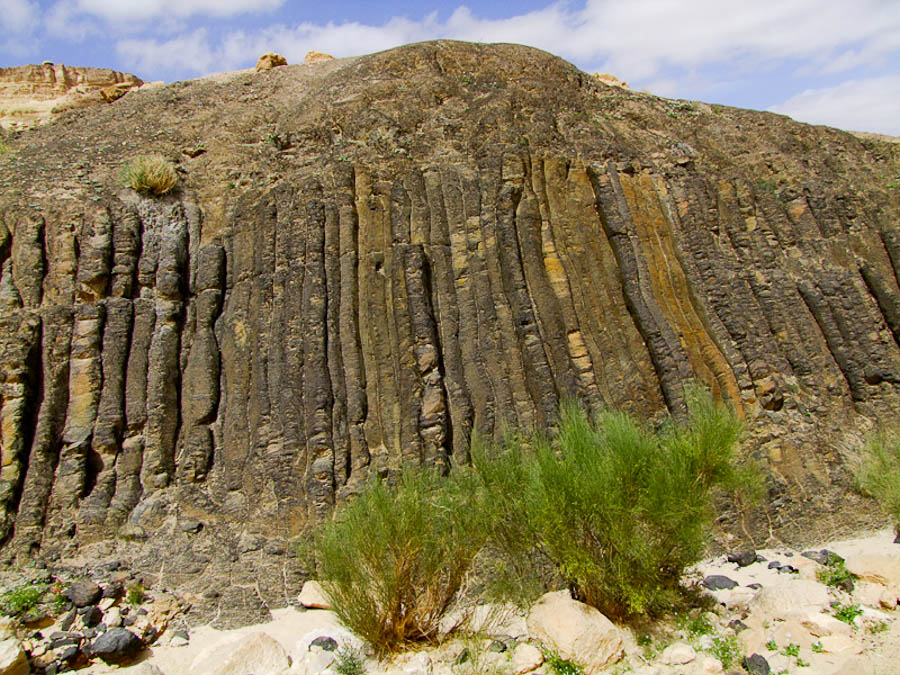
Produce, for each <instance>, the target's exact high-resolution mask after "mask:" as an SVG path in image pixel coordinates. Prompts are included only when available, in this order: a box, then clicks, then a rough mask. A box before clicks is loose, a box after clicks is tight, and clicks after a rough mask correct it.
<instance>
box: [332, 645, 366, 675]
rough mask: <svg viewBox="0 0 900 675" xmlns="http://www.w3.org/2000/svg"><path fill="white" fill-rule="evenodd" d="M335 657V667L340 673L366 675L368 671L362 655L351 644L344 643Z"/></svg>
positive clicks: (341, 674) (339, 674) (343, 674)
mask: <svg viewBox="0 0 900 675" xmlns="http://www.w3.org/2000/svg"><path fill="white" fill-rule="evenodd" d="M334 658H335V666H334V669H335V671H336V672H337V673H338V675H364V674H365V672H366V668H365V665H364V663H363V658H362V655H361V654H360V653H359V650H358V649H354V648H353V647H351V646H350V645H343V646H342V647H341V648H340V649H338V650H337V652H335V655H334Z"/></svg>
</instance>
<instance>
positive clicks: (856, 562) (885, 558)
mask: <svg viewBox="0 0 900 675" xmlns="http://www.w3.org/2000/svg"><path fill="white" fill-rule="evenodd" d="M845 565H846V567H847V570H848V571H849V572H850V573H851V574H855V575H856V576H858V577H859V578H860V579H862V580H863V581H871V582H873V583H876V584H881V585H882V586H887V587H889V588H900V557H898V556H893V555H884V554H879V553H858V554H855V555H849V556H847V559H846V561H845Z"/></svg>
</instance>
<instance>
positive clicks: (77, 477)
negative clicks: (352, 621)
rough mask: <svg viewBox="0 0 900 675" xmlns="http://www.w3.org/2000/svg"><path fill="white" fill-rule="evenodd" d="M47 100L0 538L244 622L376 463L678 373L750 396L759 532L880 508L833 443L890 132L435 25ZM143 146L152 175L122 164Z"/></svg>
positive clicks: (864, 290) (14, 311)
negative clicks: (685, 93)
mask: <svg viewBox="0 0 900 675" xmlns="http://www.w3.org/2000/svg"><path fill="white" fill-rule="evenodd" d="M47 72H48V73H49V72H55V71H53V70H52V68H51V69H50V70H49V71H47ZM48 77H49V75H48ZM48 86H49V85H48ZM64 124H65V127H64V128H62V125H58V124H53V125H47V126H44V127H40V128H37V129H34V130H32V131H30V132H28V133H27V134H23V135H19V136H18V137H16V138H14V139H11V140H10V141H9V142H8V147H9V152H7V153H5V154H4V155H2V156H0V355H2V356H0V428H2V435H0V458H2V469H0V536H2V538H3V541H4V542H5V546H4V552H5V554H6V555H8V556H16V557H17V558H18V559H20V560H24V559H27V558H28V557H30V556H33V555H48V556H55V555H66V554H69V553H72V552H73V550H74V549H75V548H76V547H81V546H84V545H86V544H94V543H98V542H103V543H104V545H105V546H106V547H107V548H106V549H103V550H106V551H109V555H116V556H118V558H119V559H121V560H123V561H124V562H126V563H128V564H131V565H135V566H137V567H139V568H141V569H144V570H146V571H147V579H146V583H147V584H152V583H153V582H154V577H153V574H155V573H156V572H158V570H159V569H161V568H162V567H164V568H165V570H166V575H167V576H166V579H165V583H166V585H167V586H168V587H170V588H180V589H182V590H189V591H191V592H192V593H195V594H196V597H198V598H202V601H198V602H197V605H196V607H197V608H198V609H197V611H201V612H202V611H207V612H208V614H207V616H212V615H215V616H218V617H219V618H218V620H219V622H220V625H229V624H232V623H237V622H243V621H248V620H260V619H263V618H265V617H266V615H267V613H268V610H267V609H266V603H271V604H273V605H277V604H279V603H284V602H285V601H286V598H290V597H294V596H295V595H296V593H297V592H298V591H299V590H300V587H301V585H302V581H303V573H302V572H303V571H302V570H301V569H300V568H299V564H298V563H297V559H296V558H295V557H294V546H293V543H292V542H293V538H294V537H296V536H297V535H298V533H300V532H301V530H302V529H303V528H304V527H305V526H306V525H307V524H308V523H309V522H310V520H311V519H316V518H319V517H322V516H323V515H324V514H325V513H327V512H328V511H329V509H330V508H331V507H332V505H333V504H334V503H335V501H336V500H339V499H341V498H342V497H343V496H344V495H346V494H348V493H351V492H352V491H353V490H354V489H356V488H357V486H359V485H360V484H361V483H362V482H363V481H364V480H365V479H366V476H367V475H369V474H370V473H371V472H372V471H377V472H385V471H391V470H395V469H396V468H398V467H399V466H401V465H403V464H413V465H418V464H430V465H439V466H447V465H449V464H453V463H459V462H465V461H467V448H468V437H469V434H470V432H471V431H472V430H475V429H477V430H478V431H479V432H481V433H482V434H483V435H484V436H486V437H495V436H497V435H499V434H500V433H501V430H502V429H503V428H505V427H506V428H508V427H510V426H512V427H526V428H528V427H534V426H538V425H545V424H547V423H548V422H550V421H551V420H552V419H553V416H554V411H555V409H556V406H557V403H558V402H559V400H560V398H561V397H562V396H564V395H567V394H574V395H576V396H579V397H580V398H581V399H582V400H584V401H585V402H586V403H587V404H588V405H590V406H600V405H614V406H624V407H626V408H628V409H630V410H632V411H634V412H637V413H639V414H641V415H646V416H653V415H661V414H663V413H665V412H666V411H671V412H672V413H673V414H675V415H680V414H683V412H684V397H683V387H684V385H685V384H686V383H688V382H689V381H691V380H694V379H696V380H699V381H700V382H702V383H704V384H706V385H707V386H709V387H710V388H711V389H712V390H713V391H714V392H715V394H716V395H717V396H720V397H722V398H724V399H727V400H729V401H731V402H732V404H733V405H734V406H735V407H736V408H737V409H738V410H739V411H740V413H741V414H742V415H743V416H744V417H745V419H746V422H747V429H748V439H747V446H748V452H754V453H755V454H756V456H757V457H759V458H760V459H761V461H764V462H767V463H768V468H769V469H770V471H771V476H770V479H769V481H768V490H769V507H768V508H769V513H768V519H769V520H770V521H771V523H772V524H773V526H774V527H777V528H779V533H780V536H782V537H784V538H786V539H790V538H791V536H794V535H797V536H803V534H804V533H808V532H809V531H817V532H818V530H814V529H813V528H810V527H809V523H810V522H812V520H813V519H814V518H815V517H816V516H817V514H821V513H826V512H827V513H832V512H835V513H838V514H840V515H839V516H836V517H835V518H837V519H841V524H842V525H853V524H854V523H859V522H863V521H865V520H866V519H867V518H872V517H873V516H872V513H873V512H872V509H871V507H870V505H868V504H865V503H863V502H862V501H861V498H859V497H856V496H854V495H852V494H850V493H849V492H848V489H847V488H848V486H849V485H850V481H849V474H848V471H847V470H846V469H845V462H844V459H845V456H844V454H845V453H850V452H852V451H854V449H855V448H856V447H858V445H859V443H860V439H861V436H862V434H863V433H864V432H865V431H867V430H868V429H871V428H872V427H873V426H874V425H875V424H876V423H878V421H879V420H882V419H890V416H891V415H895V414H896V410H897V409H898V404H900V397H898V382H900V346H898V345H900V289H898V285H897V277H898V273H900V233H898V230H897V223H898V222H900V199H898V192H897V189H896V187H893V186H894V184H895V178H894V176H896V175H897V174H898V173H900V161H898V153H900V146H897V145H894V144H890V143H884V142H881V141H878V140H872V139H866V140H861V139H859V138H856V137H854V136H851V135H849V134H845V133H843V132H840V131H837V130H833V129H827V128H816V127H810V126H806V125H802V124H798V123H795V122H792V121H791V120H789V119H787V118H784V117H780V116H776V115H772V114H767V113H760V112H752V111H743V110H736V109H730V108H722V107H718V106H716V107H711V106H707V105H705V104H700V103H688V102H684V101H671V100H667V99H662V98H658V97H654V96H651V95H647V94H643V93H637V92H631V91H628V90H624V89H619V88H613V87H608V86H605V85H603V84H600V83H598V82H597V80H596V79H595V78H594V77H592V76H590V75H587V74H585V73H582V72H580V71H578V70H577V69H575V68H574V67H573V66H571V65H570V64H568V63H566V62H564V61H562V60H560V59H557V58H555V57H552V56H550V55H548V54H545V53H543V52H540V51H537V50H534V49H528V48H524V47H517V46H510V45H493V46H492V45H469V44H461V43H453V42H435V43H423V44H418V45H412V46H408V47H403V48H399V49H396V50H391V51H388V52H384V53H381V54H375V55H371V56H366V57H360V58H356V59H344V60H335V61H327V62H323V63H320V64H318V65H317V66H316V68H308V67H304V66H302V65H299V66H284V67H280V68H275V69H273V70H270V71H267V72H265V73H253V72H248V73H242V74H236V75H234V76H232V77H230V78H228V79H226V80H217V79H214V78H210V79H205V80H201V81H196V82H188V83H177V84H174V85H171V86H167V87H160V88H156V89H152V90H142V91H136V92H133V93H131V94H129V95H128V96H127V97H125V98H124V99H122V100H121V101H119V102H117V103H116V105H115V106H98V107H95V108H90V109H86V110H80V111H76V112H75V113H72V114H70V115H68V116H67V117H66V119H65V121H64ZM188 151H190V152H188ZM150 153H159V154H163V155H165V156H167V157H169V158H179V161H180V162H181V165H180V169H181V174H182V177H181V179H180V185H181V188H180V189H179V191H178V192H176V193H175V194H170V195H166V196H164V197H161V198H150V197H142V196H139V195H136V194H135V193H133V192H131V191H129V190H126V189H124V188H123V187H122V185H121V182H120V178H119V167H120V165H121V164H123V163H124V162H126V161H128V160H129V159H131V158H132V157H134V156H136V155H142V154H150ZM837 504H839V505H840V508H839V509H838V508H836V507H835V506H834V505H837ZM723 522H724V523H725V525H728V524H729V522H734V521H733V517H731V520H729V517H726V518H725V519H724V521H723ZM829 522H837V521H829ZM182 523H196V524H199V525H200V526H199V527H194V526H191V527H182V526H181V524H182ZM767 524H768V521H767ZM750 525H751V526H752V523H751V524H750ZM767 526H768V525H767ZM95 550H97V549H95ZM162 560H165V562H166V564H165V565H164V566H163V565H161V564H160V563H161V561H162ZM154 571H156V572H154ZM223 580H225V581H224V583H223ZM214 613H215V614H214Z"/></svg>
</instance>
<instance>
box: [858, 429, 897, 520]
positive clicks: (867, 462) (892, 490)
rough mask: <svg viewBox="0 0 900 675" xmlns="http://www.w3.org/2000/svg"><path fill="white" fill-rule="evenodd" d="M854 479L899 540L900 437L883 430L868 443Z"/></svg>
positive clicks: (895, 433)
mask: <svg viewBox="0 0 900 675" xmlns="http://www.w3.org/2000/svg"><path fill="white" fill-rule="evenodd" d="M856 480H857V484H858V486H859V488H860V489H861V490H862V491H863V492H864V493H865V494H867V495H869V496H871V497H874V498H875V499H876V500H877V501H878V503H879V504H880V505H881V508H882V509H884V511H885V513H886V514H887V515H888V516H889V517H890V519H891V522H892V524H893V526H894V533H895V534H896V535H897V536H898V537H900V434H898V433H897V432H887V431H885V432H881V433H878V434H876V435H875V436H874V437H873V438H872V439H870V440H869V442H868V443H867V444H866V447H865V448H864V449H863V454H862V462H861V464H860V466H859V469H858V470H857V474H856Z"/></svg>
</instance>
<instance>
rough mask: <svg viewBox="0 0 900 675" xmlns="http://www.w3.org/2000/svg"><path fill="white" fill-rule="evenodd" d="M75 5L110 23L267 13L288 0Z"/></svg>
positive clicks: (82, 0) (108, 0)
mask: <svg viewBox="0 0 900 675" xmlns="http://www.w3.org/2000/svg"><path fill="white" fill-rule="evenodd" d="M65 1H66V0H63V2H65ZM74 4H75V6H76V8H77V11H78V12H79V13H81V14H85V15H88V16H92V17H97V18H100V19H105V20H107V21H110V22H128V21H147V20H149V19H168V18H170V17H176V18H182V19H183V18H187V17H191V16H211V17H220V18H221V17H230V16H235V15H237V14H248V13H255V12H267V11H271V10H273V9H277V8H278V7H281V5H283V4H284V0H130V1H129V0H74Z"/></svg>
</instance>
